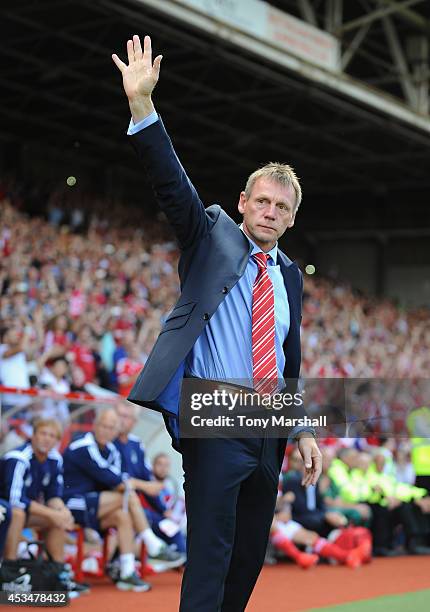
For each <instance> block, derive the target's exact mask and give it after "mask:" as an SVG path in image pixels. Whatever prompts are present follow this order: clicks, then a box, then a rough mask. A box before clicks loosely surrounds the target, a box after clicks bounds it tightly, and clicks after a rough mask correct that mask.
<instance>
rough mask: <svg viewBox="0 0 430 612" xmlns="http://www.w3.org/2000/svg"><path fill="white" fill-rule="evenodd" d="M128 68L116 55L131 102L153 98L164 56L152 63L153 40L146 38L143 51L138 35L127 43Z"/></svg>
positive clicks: (114, 58) (115, 59) (114, 56)
mask: <svg viewBox="0 0 430 612" xmlns="http://www.w3.org/2000/svg"><path fill="white" fill-rule="evenodd" d="M127 55H128V66H127V64H125V63H124V62H123V61H122V60H120V59H119V57H118V56H117V55H116V54H115V53H114V54H113V55H112V59H113V61H114V62H115V64H116V65H117V67H118V69H119V70H120V71H121V74H122V81H123V85H124V91H125V93H126V95H127V97H128V99H129V101H135V100H138V99H140V98H144V97H149V96H151V94H152V92H153V90H154V88H155V86H156V84H157V82H158V77H159V76H160V64H161V59H162V55H157V57H156V58H155V60H154V63H153V62H152V48H151V38H150V37H149V36H145V39H144V41H143V51H142V46H141V44H140V38H139V36H137V35H136V34H135V35H134V36H133V40H128V41H127Z"/></svg>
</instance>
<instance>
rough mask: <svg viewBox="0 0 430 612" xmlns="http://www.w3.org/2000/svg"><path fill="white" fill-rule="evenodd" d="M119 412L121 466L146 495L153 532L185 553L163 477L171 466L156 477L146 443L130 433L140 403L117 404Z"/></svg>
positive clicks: (183, 540)
mask: <svg viewBox="0 0 430 612" xmlns="http://www.w3.org/2000/svg"><path fill="white" fill-rule="evenodd" d="M116 412H117V414H118V416H119V421H120V432H119V436H118V437H117V438H116V439H115V440H114V444H115V446H116V447H117V449H118V451H119V453H120V455H121V469H122V471H123V472H126V473H127V474H129V476H131V477H132V478H135V479H138V480H137V481H136V483H135V489H136V490H137V491H139V492H141V493H143V495H144V499H142V497H141V501H142V502H143V503H142V505H143V507H144V511H145V515H146V518H147V519H148V522H149V525H150V527H151V529H152V530H153V531H154V533H155V534H156V535H157V536H158V537H159V538H161V539H162V540H164V541H165V542H166V543H167V544H169V545H173V546H174V548H175V550H177V551H179V552H181V553H185V548H186V547H185V538H184V536H183V534H182V533H181V531H180V525H178V524H177V523H175V522H174V521H172V520H171V516H170V515H171V513H172V512H171V510H170V508H169V506H168V500H169V498H168V497H167V498H166V490H165V484H164V479H165V478H167V476H168V475H169V473H168V467H169V466H168V464H167V466H166V467H167V469H166V470H165V471H164V473H165V476H164V478H163V479H154V477H153V474H152V471H151V467H150V466H149V465H148V464H147V462H146V458H145V449H144V447H143V444H142V442H141V441H140V440H139V438H137V437H136V436H133V434H132V433H131V431H132V429H133V428H134V426H135V425H136V423H137V415H138V412H139V407H138V406H136V405H133V404H130V403H125V402H122V403H118V404H117V406H116ZM163 457H164V455H163ZM166 463H167V462H166ZM182 561H185V556H184V557H183V559H182Z"/></svg>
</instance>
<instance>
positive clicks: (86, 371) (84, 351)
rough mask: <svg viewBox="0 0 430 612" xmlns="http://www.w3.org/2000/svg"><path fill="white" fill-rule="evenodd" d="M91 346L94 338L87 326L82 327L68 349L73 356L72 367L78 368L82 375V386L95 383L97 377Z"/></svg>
mask: <svg viewBox="0 0 430 612" xmlns="http://www.w3.org/2000/svg"><path fill="white" fill-rule="evenodd" d="M93 345H94V337H93V334H92V331H91V328H90V326H89V325H83V326H82V327H81V328H80V330H79V332H78V337H77V339H76V341H75V342H74V343H73V344H72V346H71V348H70V353H71V355H72V356H73V362H74V366H75V367H78V368H79V369H80V370H81V371H82V373H83V375H84V378H85V381H84V384H85V383H88V382H95V379H96V375H97V364H96V358H95V355H94V350H93V349H94V347H93Z"/></svg>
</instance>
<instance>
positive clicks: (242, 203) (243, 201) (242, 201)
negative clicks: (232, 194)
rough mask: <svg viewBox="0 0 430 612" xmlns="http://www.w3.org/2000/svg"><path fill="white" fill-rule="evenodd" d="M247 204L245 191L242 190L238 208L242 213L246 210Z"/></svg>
mask: <svg viewBox="0 0 430 612" xmlns="http://www.w3.org/2000/svg"><path fill="white" fill-rule="evenodd" d="M245 205H246V196H245V192H244V191H241V192H240V196H239V202H238V204H237V208H238V210H239V212H240V213H242V215H243V213H244V212H245Z"/></svg>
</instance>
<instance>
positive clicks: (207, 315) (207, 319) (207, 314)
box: [203, 312, 209, 321]
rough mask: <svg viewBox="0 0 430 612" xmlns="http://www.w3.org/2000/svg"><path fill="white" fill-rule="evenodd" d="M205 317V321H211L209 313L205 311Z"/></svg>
mask: <svg viewBox="0 0 430 612" xmlns="http://www.w3.org/2000/svg"><path fill="white" fill-rule="evenodd" d="M203 318H204V320H205V321H209V313H208V312H205V314H204V315H203Z"/></svg>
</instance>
